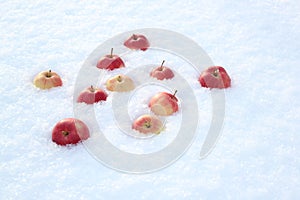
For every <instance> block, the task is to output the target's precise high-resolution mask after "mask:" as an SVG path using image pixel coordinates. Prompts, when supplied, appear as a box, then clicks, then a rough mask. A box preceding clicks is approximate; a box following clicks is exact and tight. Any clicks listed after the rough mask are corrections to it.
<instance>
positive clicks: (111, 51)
mask: <svg viewBox="0 0 300 200" xmlns="http://www.w3.org/2000/svg"><path fill="white" fill-rule="evenodd" d="M113 52H114V48H111V50H110V57H111V58H112V57H113Z"/></svg>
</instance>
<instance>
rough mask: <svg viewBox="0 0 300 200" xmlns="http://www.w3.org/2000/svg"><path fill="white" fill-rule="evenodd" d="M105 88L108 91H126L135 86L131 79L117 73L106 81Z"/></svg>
mask: <svg viewBox="0 0 300 200" xmlns="http://www.w3.org/2000/svg"><path fill="white" fill-rule="evenodd" d="M106 88H107V90H109V91H115V92H128V91H131V90H133V89H134V88H135V86H134V82H133V80H132V79H131V78H130V77H128V76H125V75H121V74H120V75H117V76H114V77H112V78H110V79H108V80H107V81H106Z"/></svg>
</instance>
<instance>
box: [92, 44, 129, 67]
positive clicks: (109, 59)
mask: <svg viewBox="0 0 300 200" xmlns="http://www.w3.org/2000/svg"><path fill="white" fill-rule="evenodd" d="M97 67H98V68H99V69H107V70H114V69H118V68H121V67H125V64H124V62H123V60H122V59H121V58H120V57H119V56H118V55H114V54H113V48H111V51H110V54H109V55H105V56H104V57H102V58H101V59H100V60H99V61H98V62H97Z"/></svg>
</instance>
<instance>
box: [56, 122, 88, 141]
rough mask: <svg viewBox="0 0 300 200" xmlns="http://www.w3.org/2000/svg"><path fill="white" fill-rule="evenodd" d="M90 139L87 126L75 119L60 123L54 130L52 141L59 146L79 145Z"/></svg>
mask: <svg viewBox="0 0 300 200" xmlns="http://www.w3.org/2000/svg"><path fill="white" fill-rule="evenodd" d="M89 137H90V132H89V129H88V127H87V126H86V124H85V123H84V122H83V121H81V120H79V119H75V118H66V119H63V120H61V121H59V122H58V123H57V124H56V125H55V126H54V128H53V130H52V141H53V142H55V143H56V144H58V145H63V146H64V145H67V144H77V143H78V142H80V141H82V140H86V139H88V138H89Z"/></svg>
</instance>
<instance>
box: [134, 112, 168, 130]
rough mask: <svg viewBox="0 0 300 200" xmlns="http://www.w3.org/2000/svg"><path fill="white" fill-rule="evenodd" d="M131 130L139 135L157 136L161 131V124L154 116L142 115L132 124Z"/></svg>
mask: <svg viewBox="0 0 300 200" xmlns="http://www.w3.org/2000/svg"><path fill="white" fill-rule="evenodd" d="M132 128H133V129H135V130H137V131H139V132H141V133H155V134H159V133H160V132H161V131H162V130H163V123H162V122H161V121H160V119H159V118H158V117H156V116H154V115H142V116H140V117H139V118H137V119H136V120H135V121H134V122H133V124H132Z"/></svg>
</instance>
